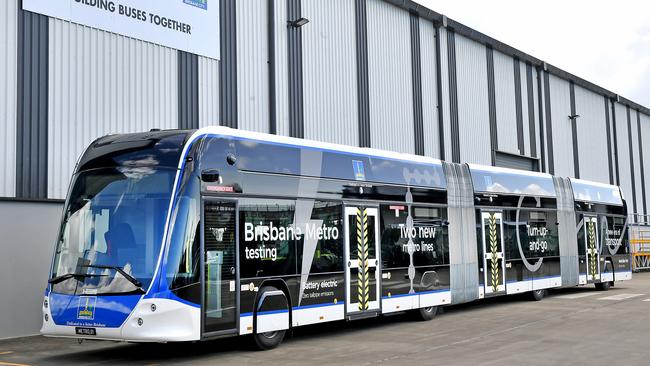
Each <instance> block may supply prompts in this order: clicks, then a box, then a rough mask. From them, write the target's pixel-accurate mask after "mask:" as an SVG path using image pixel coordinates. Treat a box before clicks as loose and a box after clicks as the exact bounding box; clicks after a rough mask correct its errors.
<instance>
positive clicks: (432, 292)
mask: <svg viewBox="0 0 650 366" xmlns="http://www.w3.org/2000/svg"><path fill="white" fill-rule="evenodd" d="M450 291H451V290H450V289H442V290H432V291H425V292H417V293H414V294H399V295H391V296H390V297H388V296H383V297H382V299H394V298H397V297H408V296H417V295H427V294H436V293H441V292H450Z"/></svg>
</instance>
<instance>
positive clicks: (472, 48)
mask: <svg viewBox="0 0 650 366" xmlns="http://www.w3.org/2000/svg"><path fill="white" fill-rule="evenodd" d="M485 53H486V50H485V46H483V45H481V44H479V43H477V42H474V41H472V40H470V39H468V38H465V37H463V36H460V35H458V34H457V35H456V67H457V68H456V78H457V80H458V124H459V135H460V161H461V162H463V163H476V164H485V165H491V164H492V153H491V146H490V106H489V100H488V85H487V61H486V58H485Z"/></svg>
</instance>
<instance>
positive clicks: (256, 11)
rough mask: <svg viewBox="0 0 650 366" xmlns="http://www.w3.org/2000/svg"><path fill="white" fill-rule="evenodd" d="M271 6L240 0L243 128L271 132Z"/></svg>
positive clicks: (239, 91)
mask: <svg viewBox="0 0 650 366" xmlns="http://www.w3.org/2000/svg"><path fill="white" fill-rule="evenodd" d="M267 5H268V0H246V1H237V2H236V7H237V11H236V13H237V16H236V17H237V21H236V24H237V115H238V117H237V118H238V120H239V121H238V127H239V128H240V129H243V130H251V131H259V132H269V65H268V42H267V28H266V25H267V20H266V18H267ZM285 24H286V23H285Z"/></svg>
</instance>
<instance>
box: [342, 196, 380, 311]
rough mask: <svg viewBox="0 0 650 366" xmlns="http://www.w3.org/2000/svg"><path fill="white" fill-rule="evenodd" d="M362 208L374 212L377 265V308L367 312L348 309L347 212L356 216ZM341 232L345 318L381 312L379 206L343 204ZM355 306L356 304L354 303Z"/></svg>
mask: <svg viewBox="0 0 650 366" xmlns="http://www.w3.org/2000/svg"><path fill="white" fill-rule="evenodd" d="M359 208H363V209H366V210H374V211H375V215H374V216H375V257H376V258H375V260H376V261H377V264H376V265H375V282H376V284H377V285H376V298H377V300H376V301H377V307H376V308H372V309H368V310H354V311H352V310H351V309H350V308H349V307H350V305H351V304H352V303H351V299H350V292H351V291H350V288H351V286H352V282H351V276H350V269H351V266H350V265H349V262H350V235H349V234H350V232H349V221H348V210H355V213H354V215H356V210H357V209H359ZM343 220H344V221H343V232H344V236H345V239H344V243H343V253H344V254H343V259H344V263H343V265H344V271H345V273H344V280H345V316H346V317H347V316H355V315H362V314H374V313H380V312H381V236H380V233H379V228H380V225H379V220H380V217H379V206H378V205H367V204H365V205H364V204H355V203H344V204H343ZM355 304H356V303H355Z"/></svg>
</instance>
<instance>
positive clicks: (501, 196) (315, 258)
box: [41, 127, 632, 349]
mask: <svg viewBox="0 0 650 366" xmlns="http://www.w3.org/2000/svg"><path fill="white" fill-rule="evenodd" d="M626 213H627V208H626V204H625V201H624V200H623V198H622V195H621V191H620V189H619V188H618V187H615V186H610V185H605V184H601V183H593V182H587V181H583V180H576V179H569V178H560V177H553V176H551V175H548V174H543V173H533V172H525V171H519V170H511V169H503V168H495V167H485V166H479V165H472V164H454V163H447V162H441V161H439V160H436V159H432V158H427V157H422V156H414V155H406V154H398V153H392V152H386V151H380V150H375V149H367V148H356V147H349V146H341V145H335V144H327V143H320V142H314V141H308V140H302V139H294V138H288V137H281V136H275V135H267V134H261V133H254V132H245V131H240V130H233V129H229V128H225V127H208V128H203V129H199V130H191V131H179V130H174V131H159V130H155V131H154V130H152V131H150V132H147V133H137V134H124V135H110V136H105V137H102V138H100V139H98V140H96V141H94V142H93V143H92V144H91V145H90V146H89V147H88V148H87V150H86V151H85V152H84V154H83V155H82V156H81V158H80V160H79V161H78V162H77V165H76V168H75V172H74V175H73V177H72V181H71V184H70V189H69V192H68V195H67V200H66V204H65V208H64V213H63V217H62V222H61V227H60V232H59V234H58V238H57V239H56V244H55V253H54V256H53V260H52V267H51V275H50V278H49V281H48V286H47V289H46V291H45V297H44V301H43V327H42V330H41V332H42V334H44V335H47V336H54V337H71V338H78V339H103V340H120V341H129V342H181V341H200V340H209V339H214V338H219V337H226V336H237V335H250V338H252V340H254V343H255V344H256V345H257V346H258V347H259V348H261V349H268V348H272V347H275V346H277V345H278V344H279V343H280V342H281V341H282V340H283V338H284V335H285V332H286V331H287V330H289V329H291V328H292V327H298V326H302V325H307V324H318V323H323V322H330V321H339V320H354V319H361V318H368V317H376V316H379V315H382V314H387V313H394V312H405V311H410V312H412V313H413V315H415V316H417V317H419V318H421V319H423V320H429V319H432V318H433V317H434V316H435V315H436V312H437V310H438V308H439V307H440V306H445V305H451V304H459V303H464V302H469V301H474V300H478V299H482V298H487V297H492V296H500V295H509V294H516V293H528V294H529V295H530V297H531V298H533V299H536V300H541V299H542V298H543V297H544V295H545V294H546V291H547V290H548V289H552V288H560V287H569V286H578V285H587V284H594V285H595V286H596V287H597V288H598V289H601V290H607V289H608V288H609V287H610V286H611V285H613V284H614V282H615V281H623V280H629V279H631V277H632V274H631V267H630V266H631V262H630V253H629V244H628V236H627V221H626V217H627V214H626Z"/></svg>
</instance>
